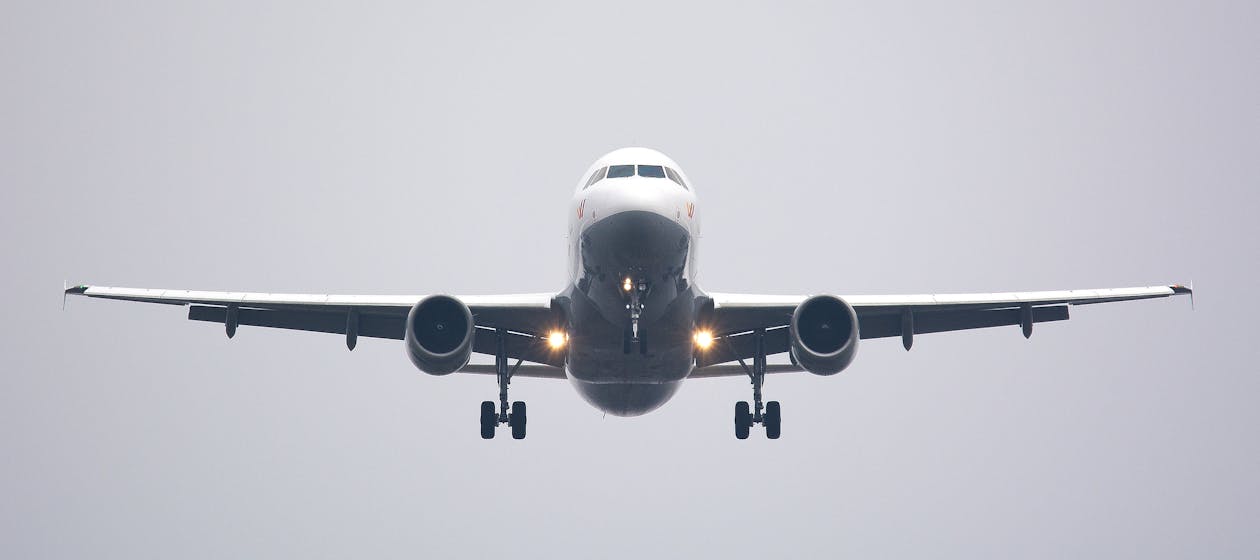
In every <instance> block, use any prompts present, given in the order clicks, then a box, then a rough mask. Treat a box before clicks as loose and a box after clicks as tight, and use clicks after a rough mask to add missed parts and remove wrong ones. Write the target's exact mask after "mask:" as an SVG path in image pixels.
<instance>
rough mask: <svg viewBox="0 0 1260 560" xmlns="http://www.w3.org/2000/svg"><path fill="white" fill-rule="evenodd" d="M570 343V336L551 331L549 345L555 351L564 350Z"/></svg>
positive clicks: (562, 332) (548, 337) (548, 336)
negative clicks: (566, 344)
mask: <svg viewBox="0 0 1260 560" xmlns="http://www.w3.org/2000/svg"><path fill="white" fill-rule="evenodd" d="M568 341H569V335H567V334H564V331H551V333H550V334H548V335H547V344H548V345H550V346H551V347H552V349H555V350H559V349H561V348H564V344H565V343H566V342H568Z"/></svg>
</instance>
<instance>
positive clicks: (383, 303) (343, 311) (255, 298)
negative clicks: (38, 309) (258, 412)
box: [65, 286, 563, 366]
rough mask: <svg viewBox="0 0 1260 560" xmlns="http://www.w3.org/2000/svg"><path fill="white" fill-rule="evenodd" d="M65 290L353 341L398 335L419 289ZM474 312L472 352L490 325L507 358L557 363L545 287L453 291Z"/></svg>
mask: <svg viewBox="0 0 1260 560" xmlns="http://www.w3.org/2000/svg"><path fill="white" fill-rule="evenodd" d="M65 293H66V295H78V296H85V297H92V298H102V299H116V300H123V301H139V302H146V303H162V304H168V305H179V306H183V307H187V308H188V318H189V319H191V320H194V321H208V322H212V323H222V324H224V325H225V328H226V330H227V333H228V336H232V335H233V334H235V331H236V326H237V325H249V326H258V327H271V328H279V329H290V330H299V331H312V332H325V333H333V334H341V335H346V344H347V346H349V347H350V348H351V349H353V348H354V344H355V339H356V338H357V337H359V336H366V337H372V338H389V339H395V340H402V339H403V336H404V333H405V331H406V321H407V313H408V312H410V311H411V308H412V306H414V305H415V304H416V303H417V302H419V301H420V300H422V299H424V298H425V297H426V296H423V295H403V296H367V295H323V294H271V293H251V292H205V291H193V290H161V289H146V288H111V287H104V286H75V287H73V288H69V289H67V290H66V291H65ZM455 297H456V298H457V299H459V300H460V301H462V302H464V304H465V305H467V306H468V308H469V309H470V310H472V313H473V320H474V322H475V323H476V327H477V329H476V333H475V335H476V338H475V339H474V342H473V352H477V353H480V354H490V355H493V354H494V349H495V336H494V332H495V329H504V330H506V331H508V338H507V341H506V348H507V353H508V357H509V358H515V359H523V360H526V361H530V362H537V363H542V364H549V365H556V366H563V364H562V363H553V362H555V361H556V360H555V357H554V353H552V352H547V351H546V350H545V345H543V344H541V343H540V341H541V340H542V339H543V338H544V337H545V336H546V332H547V327H548V324H549V321H551V320H552V314H551V298H552V297H553V295H552V294H547V293H538V294H508V295H491V296H455Z"/></svg>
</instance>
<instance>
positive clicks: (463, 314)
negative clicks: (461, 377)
mask: <svg viewBox="0 0 1260 560" xmlns="http://www.w3.org/2000/svg"><path fill="white" fill-rule="evenodd" d="M474 327H475V325H474V324H473V315H472V311H471V310H470V309H468V306H467V305H464V302H462V301H459V300H458V299H455V298H453V297H451V296H429V297H427V298H424V299H422V300H420V302H419V303H417V304H416V305H415V307H412V308H411V312H410V313H408V314H407V335H406V339H405V340H406V344H407V357H409V358H411V363H413V364H415V365H416V367H417V368H420V371H423V372H425V373H427V374H430V375H446V374H448V373H454V372H456V371H459V369H460V368H462V367H464V366H466V365H468V359H469V358H470V357H472V345H473V329H474Z"/></svg>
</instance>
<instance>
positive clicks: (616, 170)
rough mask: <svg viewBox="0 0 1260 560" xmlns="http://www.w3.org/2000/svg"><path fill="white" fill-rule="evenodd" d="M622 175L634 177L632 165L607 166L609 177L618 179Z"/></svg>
mask: <svg viewBox="0 0 1260 560" xmlns="http://www.w3.org/2000/svg"><path fill="white" fill-rule="evenodd" d="M622 177H634V166H633V165H612V166H609V167H608V178H609V179H620V178H622Z"/></svg>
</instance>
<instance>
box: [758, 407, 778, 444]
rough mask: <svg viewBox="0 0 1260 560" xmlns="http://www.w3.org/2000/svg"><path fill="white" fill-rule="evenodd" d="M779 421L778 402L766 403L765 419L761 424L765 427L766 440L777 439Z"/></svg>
mask: <svg viewBox="0 0 1260 560" xmlns="http://www.w3.org/2000/svg"><path fill="white" fill-rule="evenodd" d="M781 420H782V416H781V415H780V412H779V401H770V402H768V403H766V417H765V420H764V421H763V422H762V423H763V424H765V425H766V437H767V438H769V439H779V428H780V427H781V423H780V422H781Z"/></svg>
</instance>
